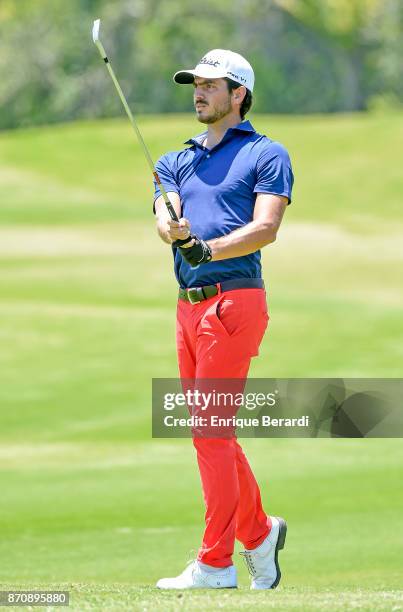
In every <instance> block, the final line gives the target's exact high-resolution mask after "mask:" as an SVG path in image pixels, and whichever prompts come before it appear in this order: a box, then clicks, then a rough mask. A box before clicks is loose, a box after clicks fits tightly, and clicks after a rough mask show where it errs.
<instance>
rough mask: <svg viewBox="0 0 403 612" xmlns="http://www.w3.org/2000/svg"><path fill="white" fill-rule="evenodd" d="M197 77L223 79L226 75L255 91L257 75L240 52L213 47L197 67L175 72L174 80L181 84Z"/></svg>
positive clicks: (191, 81) (186, 83) (185, 83)
mask: <svg viewBox="0 0 403 612" xmlns="http://www.w3.org/2000/svg"><path fill="white" fill-rule="evenodd" d="M195 77H200V78H201V79H223V78H225V77H227V78H229V79H232V80H233V81H236V82H237V83H239V84H240V85H245V87H246V88H247V89H249V91H253V86H254V84H255V75H254V72H253V68H252V66H251V65H250V63H249V62H247V61H246V59H245V58H244V57H242V55H239V53H234V52H233V51H229V50H228V49H213V50H212V51H209V52H208V53H206V55H204V56H203V57H202V58H201V60H200V61H199V63H198V64H197V66H196V68H194V69H191V70H179V72H176V73H175V74H174V77H173V78H174V81H175V82H176V83H180V84H181V85H188V84H189V83H193V81H194V78H195Z"/></svg>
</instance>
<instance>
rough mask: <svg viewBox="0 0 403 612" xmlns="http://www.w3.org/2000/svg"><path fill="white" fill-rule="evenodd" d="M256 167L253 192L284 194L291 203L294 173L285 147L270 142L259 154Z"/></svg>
mask: <svg viewBox="0 0 403 612" xmlns="http://www.w3.org/2000/svg"><path fill="white" fill-rule="evenodd" d="M256 169H257V182H256V185H255V188H254V190H253V192H254V193H273V194H275V195H280V196H285V197H287V198H288V203H289V204H291V192H292V187H293V184H294V174H293V171H292V166H291V160H290V156H289V155H288V151H287V149H285V148H284V147H283V145H281V144H280V143H278V142H273V143H270V144H269V145H268V146H267V147H266V148H265V150H264V151H263V152H262V153H261V154H260V156H259V158H258V161H257V167H256Z"/></svg>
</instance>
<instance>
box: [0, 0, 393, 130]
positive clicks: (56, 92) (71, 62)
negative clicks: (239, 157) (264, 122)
mask: <svg viewBox="0 0 403 612" xmlns="http://www.w3.org/2000/svg"><path fill="white" fill-rule="evenodd" d="M97 17H100V18H101V19H102V28H103V30H102V37H103V40H104V43H105V47H106V48H107V51H108V55H109V56H110V58H111V61H112V62H113V66H114V69H115V72H116V73H117V75H118V78H119V80H120V81H121V84H122V87H123V89H124V91H125V93H126V95H127V97H128V99H129V101H130V103H131V104H132V105H133V107H134V108H135V109H136V111H137V112H155V113H162V112H164V113H165V112H186V111H190V110H191V109H192V104H191V96H190V95H189V93H190V92H189V89H188V88H186V87H178V86H175V85H174V84H173V82H172V78H171V77H172V74H173V73H174V72H175V71H176V70H178V69H180V68H190V67H193V66H194V65H195V64H196V62H197V60H198V59H199V58H200V57H201V56H202V55H203V54H204V53H205V52H206V51H208V50H210V49H213V48H216V47H219V48H227V49H232V50H234V51H237V52H239V53H241V54H242V55H244V56H245V57H246V58H247V59H248V60H249V61H250V63H251V64H252V65H253V67H254V70H255V74H256V87H255V92H254V106H253V108H254V110H255V111H256V112H269V113H290V114H293V113H298V114H301V113H331V112H346V111H361V110H366V109H368V108H371V107H373V106H377V105H378V106H382V105H386V106H399V105H401V103H402V101H403V68H402V66H403V64H402V62H401V57H402V55H403V53H402V52H403V36H402V32H403V3H402V2H401V0H220V1H219V2H218V1H217V0H203V2H202V3H198V2H194V0H69V1H68V2H66V1H65V0H0V75H1V84H0V128H1V129H9V128H15V127H21V126H26V125H33V124H41V123H51V122H57V121H68V120H72V119H77V118H95V117H108V116H114V115H117V114H119V113H120V107H119V100H118V99H117V97H116V93H115V91H114V90H113V88H112V84H111V83H110V82H109V80H108V79H107V75H106V73H105V69H104V67H103V66H102V63H101V61H100V58H99V55H98V52H97V50H96V48H95V47H94V45H93V43H92V39H91V29H92V22H93V20H94V18H97Z"/></svg>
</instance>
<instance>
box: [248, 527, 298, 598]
mask: <svg viewBox="0 0 403 612" xmlns="http://www.w3.org/2000/svg"><path fill="white" fill-rule="evenodd" d="M270 518H271V521H272V528H271V531H270V533H269V535H268V536H267V538H266V539H265V540H263V542H262V543H261V544H260V546H258V547H257V548H254V549H253V550H245V551H244V552H241V555H242V556H243V557H244V559H245V562H246V565H247V566H248V571H249V573H250V575H251V576H252V583H251V587H250V588H251V589H275V588H276V586H277V585H278V583H279V582H280V578H281V572H280V566H279V564H278V558H277V557H278V551H279V550H281V549H282V548H284V542H285V536H286V534H287V523H286V522H285V520H284V519H282V518H280V517H277V516H271V517H270Z"/></svg>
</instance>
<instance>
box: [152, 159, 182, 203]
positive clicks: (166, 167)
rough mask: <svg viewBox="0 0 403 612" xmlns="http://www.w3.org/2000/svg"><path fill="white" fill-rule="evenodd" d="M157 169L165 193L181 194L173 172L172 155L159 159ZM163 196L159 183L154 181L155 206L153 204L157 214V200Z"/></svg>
mask: <svg viewBox="0 0 403 612" xmlns="http://www.w3.org/2000/svg"><path fill="white" fill-rule="evenodd" d="M155 168H156V170H157V172H158V176H159V177H160V181H161V183H162V185H163V187H164V189H165V191H174V192H175V193H179V186H178V184H177V182H176V179H175V174H174V172H173V170H172V155H171V154H170V153H167V154H166V155H163V156H162V157H160V158H159V160H158V161H157V163H156V164H155ZM160 195H161V190H160V188H159V186H158V184H157V181H156V180H155V179H154V204H153V212H154V214H155V200H156V199H157V198H158V197H159V196H160Z"/></svg>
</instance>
